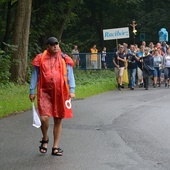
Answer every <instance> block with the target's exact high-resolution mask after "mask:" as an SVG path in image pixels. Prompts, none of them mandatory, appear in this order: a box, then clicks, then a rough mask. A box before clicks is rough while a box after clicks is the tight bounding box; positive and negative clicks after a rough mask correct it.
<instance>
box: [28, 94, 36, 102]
mask: <svg viewBox="0 0 170 170" xmlns="http://www.w3.org/2000/svg"><path fill="white" fill-rule="evenodd" d="M29 98H30V100H31V102H33V101H34V100H35V94H30V95H29Z"/></svg>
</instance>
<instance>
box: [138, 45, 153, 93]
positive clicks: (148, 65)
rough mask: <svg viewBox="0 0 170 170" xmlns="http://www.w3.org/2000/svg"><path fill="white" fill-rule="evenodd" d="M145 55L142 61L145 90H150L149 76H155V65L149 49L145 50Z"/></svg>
mask: <svg viewBox="0 0 170 170" xmlns="http://www.w3.org/2000/svg"><path fill="white" fill-rule="evenodd" d="M144 53H145V55H144V57H142V58H140V59H141V60H142V70H143V81H144V88H145V89H146V90H148V86H149V76H151V75H153V71H154V64H153V57H152V56H151V54H150V50H149V47H146V48H145V51H144Z"/></svg>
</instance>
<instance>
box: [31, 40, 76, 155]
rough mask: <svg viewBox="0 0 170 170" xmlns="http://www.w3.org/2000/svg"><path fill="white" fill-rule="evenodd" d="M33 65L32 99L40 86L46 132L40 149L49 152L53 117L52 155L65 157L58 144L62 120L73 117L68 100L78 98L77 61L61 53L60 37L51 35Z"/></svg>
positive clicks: (41, 116) (43, 126) (39, 103)
mask: <svg viewBox="0 0 170 170" xmlns="http://www.w3.org/2000/svg"><path fill="white" fill-rule="evenodd" d="M32 65H33V66H34V70H33V73H32V77H31V83H30V95H29V98H30V100H31V102H33V101H34V99H35V89H36V86H38V89H37V92H38V93H37V101H38V111H39V114H40V119H41V123H42V125H41V131H42V135H43V137H42V140H41V141H40V143H41V145H40V147H39V150H40V152H41V153H46V152H47V144H48V142H49V137H48V134H47V132H48V127H49V118H50V117H53V120H54V127H53V135H54V142H53V147H52V153H51V154H52V155H55V156H62V154H63V150H62V149H60V148H59V147H58V144H59V139H60V135H61V130H62V119H63V118H71V117H72V110H71V108H70V107H67V105H66V104H65V103H66V102H68V101H69V99H71V98H74V97H75V94H74V89H75V79H74V74H73V66H74V62H73V60H72V59H71V58H70V57H69V56H68V55H66V54H63V53H62V52H61V49H60V47H59V43H58V40H57V38H55V37H50V38H49V39H48V40H47V50H45V51H44V52H43V53H42V54H38V55H37V56H36V57H35V58H34V60H33V61H32Z"/></svg>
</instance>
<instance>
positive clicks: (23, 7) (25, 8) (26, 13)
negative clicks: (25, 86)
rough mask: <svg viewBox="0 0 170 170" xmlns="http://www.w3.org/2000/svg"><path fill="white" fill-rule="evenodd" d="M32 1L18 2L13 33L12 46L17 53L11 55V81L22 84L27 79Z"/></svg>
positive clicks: (19, 0)
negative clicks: (15, 46)
mask: <svg viewBox="0 0 170 170" xmlns="http://www.w3.org/2000/svg"><path fill="white" fill-rule="evenodd" d="M31 7H32V0H18V5H17V11H16V14H15V23H14V31H13V45H17V47H18V48H17V51H16V52H15V53H14V54H13V55H12V66H11V80H12V81H14V82H17V83H24V82H25V81H26V78H27V59H28V58H27V55H28V42H29V30H30V20H31Z"/></svg>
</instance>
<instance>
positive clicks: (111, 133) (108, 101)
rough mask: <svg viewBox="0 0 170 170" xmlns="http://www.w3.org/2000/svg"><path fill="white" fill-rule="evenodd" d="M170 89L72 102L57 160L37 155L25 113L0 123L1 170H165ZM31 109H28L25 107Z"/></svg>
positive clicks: (169, 154)
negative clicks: (70, 115) (70, 116)
mask: <svg viewBox="0 0 170 170" xmlns="http://www.w3.org/2000/svg"><path fill="white" fill-rule="evenodd" d="M169 103H170V89H165V88H164V87H161V88H156V89H154V88H152V87H151V88H150V89H149V90H148V91H146V90H144V89H139V88H137V89H135V90H134V91H130V90H128V89H125V90H123V91H121V92H119V91H117V90H115V91H111V92H107V93H103V94H100V95H96V96H93V97H90V98H87V99H84V100H76V101H73V110H74V118H73V119H71V120H64V121H63V133H62V136H61V141H60V147H61V148H63V149H64V155H63V156H62V157H54V156H51V154H50V153H51V147H52V127H53V122H52V121H51V122H50V129H49V137H50V142H49V145H48V151H47V154H46V155H42V154H40V153H39V151H38V146H39V140H40V139H41V133H40V129H36V128H34V127H32V113H31V111H27V112H24V113H21V114H18V115H15V116H11V117H8V118H4V119H1V120H0V170H15V169H16V170H40V169H43V170H170V104H169ZM30 105H31V103H30Z"/></svg>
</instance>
